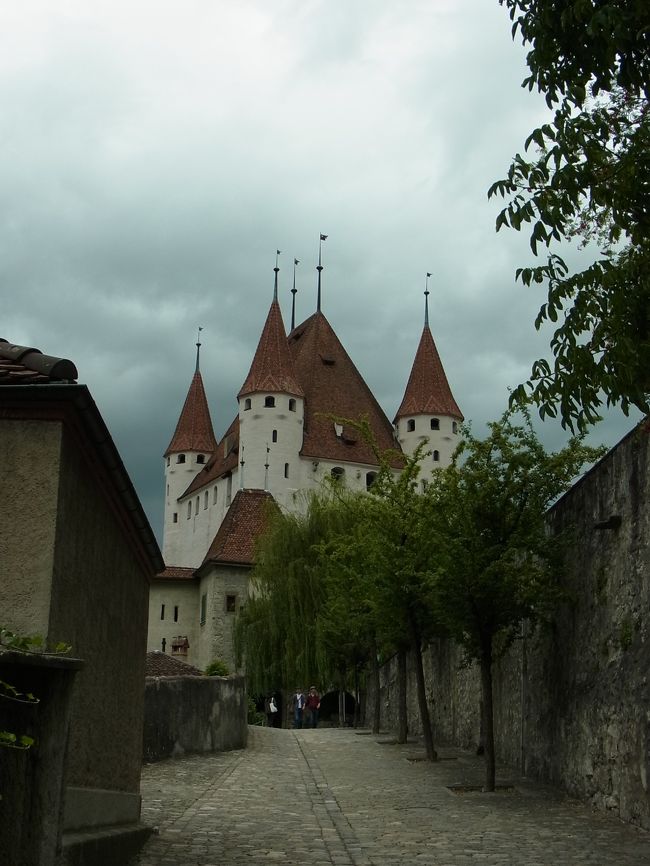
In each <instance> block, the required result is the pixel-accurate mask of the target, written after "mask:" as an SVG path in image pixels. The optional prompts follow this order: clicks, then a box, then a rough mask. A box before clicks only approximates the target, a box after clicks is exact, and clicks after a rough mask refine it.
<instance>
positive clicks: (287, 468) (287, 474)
mask: <svg viewBox="0 0 650 866" xmlns="http://www.w3.org/2000/svg"><path fill="white" fill-rule="evenodd" d="M284 477H285V478H288V477H289V464H288V463H285V464H284Z"/></svg>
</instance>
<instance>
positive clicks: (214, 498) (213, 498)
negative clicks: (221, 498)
mask: <svg viewBox="0 0 650 866" xmlns="http://www.w3.org/2000/svg"><path fill="white" fill-rule="evenodd" d="M212 504H213V505H216V504H217V485H216V484H215V486H214V490H213V491H212Z"/></svg>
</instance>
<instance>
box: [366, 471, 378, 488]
mask: <svg viewBox="0 0 650 866" xmlns="http://www.w3.org/2000/svg"><path fill="white" fill-rule="evenodd" d="M376 479H377V473H376V472H366V490H370V488H371V487H372V485H373V484H374V483H375V481H376Z"/></svg>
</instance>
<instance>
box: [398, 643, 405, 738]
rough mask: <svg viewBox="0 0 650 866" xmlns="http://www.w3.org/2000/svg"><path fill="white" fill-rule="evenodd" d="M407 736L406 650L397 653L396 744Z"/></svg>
mask: <svg viewBox="0 0 650 866" xmlns="http://www.w3.org/2000/svg"><path fill="white" fill-rule="evenodd" d="M407 736H408V716H407V713H406V650H405V649H404V648H401V649H399V650H398V652H397V742H398V743H405V742H406V738H407Z"/></svg>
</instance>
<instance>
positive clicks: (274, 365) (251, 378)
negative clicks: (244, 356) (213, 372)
mask: <svg viewBox="0 0 650 866" xmlns="http://www.w3.org/2000/svg"><path fill="white" fill-rule="evenodd" d="M278 255H279V252H278ZM276 269H277V265H276V268H274V270H276ZM277 278H278V275H277V273H276V275H275V290H274V292H273V301H272V302H271V308H270V309H269V312H268V315H267V317H266V322H265V324H264V328H263V330H262V336H261V337H260V341H259V343H258V344H257V350H256V352H255V357H254V358H253V363H252V364H251V368H250V370H249V371H248V376H246V381H245V382H244V384H243V385H242V387H241V389H240V391H239V394H238V395H237V397H238V398H239V397H243V396H244V395H246V394H252V393H254V392H255V391H267V392H270V393H272V394H273V393H275V394H282V393H283V394H294V395H295V396H296V397H302V396H303V390H302V388H301V387H300V385H299V384H298V380H297V379H296V374H295V371H294V368H293V359H292V358H291V352H290V351H289V344H288V342H287V333H286V331H285V330H284V323H283V321H282V313H281V312H280V305H279V304H278V298H277Z"/></svg>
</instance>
